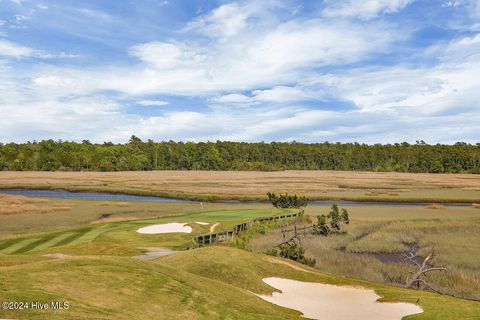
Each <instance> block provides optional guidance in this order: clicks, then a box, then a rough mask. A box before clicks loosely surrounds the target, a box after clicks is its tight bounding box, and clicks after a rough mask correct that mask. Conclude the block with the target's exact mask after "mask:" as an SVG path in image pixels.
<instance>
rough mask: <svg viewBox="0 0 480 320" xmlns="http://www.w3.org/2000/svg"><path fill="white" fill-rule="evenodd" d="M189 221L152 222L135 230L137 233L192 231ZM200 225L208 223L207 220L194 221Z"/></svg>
mask: <svg viewBox="0 0 480 320" xmlns="http://www.w3.org/2000/svg"><path fill="white" fill-rule="evenodd" d="M189 223H190V222H187V223H177V222H172V223H163V224H154V225H151V226H148V227H143V228H140V229H138V230H137V232H138V233H143V234H158V233H174V232H181V233H192V227H190V226H188V224H189ZM194 223H197V224H200V225H208V224H209V223H207V222H194Z"/></svg>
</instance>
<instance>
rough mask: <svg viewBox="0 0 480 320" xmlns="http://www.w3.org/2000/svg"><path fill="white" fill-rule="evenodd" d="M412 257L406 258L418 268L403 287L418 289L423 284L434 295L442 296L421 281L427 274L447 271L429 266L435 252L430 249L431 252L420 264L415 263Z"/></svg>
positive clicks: (424, 281) (423, 280) (425, 282)
mask: <svg viewBox="0 0 480 320" xmlns="http://www.w3.org/2000/svg"><path fill="white" fill-rule="evenodd" d="M414 257H415V256H414V255H412V254H410V255H408V256H407V258H408V259H409V260H410V261H412V262H413V263H414V264H415V265H416V266H417V267H418V270H417V271H416V272H413V273H412V278H411V279H410V280H409V281H408V282H407V284H406V285H405V287H406V288H416V289H419V288H420V285H421V284H423V285H424V286H425V287H427V288H428V289H430V290H432V291H434V292H436V293H440V294H442V293H441V292H440V291H438V290H437V289H434V288H432V286H431V285H430V284H429V283H428V282H427V281H426V280H425V279H422V277H426V275H427V273H428V272H432V271H446V270H447V268H445V267H432V266H431V265H430V264H429V263H430V262H431V261H432V259H433V258H434V257H435V250H434V249H433V248H432V252H431V253H430V254H429V255H428V256H427V257H426V258H425V259H424V260H423V262H422V264H419V263H418V262H417V261H415V259H414Z"/></svg>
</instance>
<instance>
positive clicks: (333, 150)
mask: <svg viewBox="0 0 480 320" xmlns="http://www.w3.org/2000/svg"><path fill="white" fill-rule="evenodd" d="M167 169H168V170H265V171H268V170H287V169H292V170H293V169H295V170H362V171H395V172H430V173H445V172H448V173H457V172H458V173H462V172H465V173H480V143H477V144H469V143H464V142H458V143H455V144H453V145H445V144H436V145H429V144H427V143H425V142H423V141H418V142H417V143H415V144H409V143H406V142H404V143H395V144H383V145H382V144H374V145H368V144H360V143H329V142H324V143H300V142H271V143H264V142H257V143H246V142H226V141H217V142H198V143H193V142H174V141H168V142H154V141H152V140H148V141H142V140H141V139H139V138H137V137H135V136H132V137H131V139H130V140H129V142H128V143H126V144H114V143H111V142H105V143H102V144H95V143H91V142H90V141H88V140H84V141H82V142H69V141H61V140H59V141H54V140H43V141H40V142H27V143H21V144H17V143H6V144H3V143H0V170H23V171H31V170H41V171H54V170H65V171H137V170H167Z"/></svg>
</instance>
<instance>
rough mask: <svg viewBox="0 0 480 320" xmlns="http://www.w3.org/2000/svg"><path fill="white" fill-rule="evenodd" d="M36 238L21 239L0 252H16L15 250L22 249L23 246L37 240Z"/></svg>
mask: <svg viewBox="0 0 480 320" xmlns="http://www.w3.org/2000/svg"><path fill="white" fill-rule="evenodd" d="M38 240H39V239H38V238H33V239H23V240H22V241H19V242H16V243H15V244H13V245H11V246H9V247H7V248H5V249H3V250H1V251H0V253H4V254H11V253H14V252H16V251H17V250H20V249H22V248H23V247H26V246H28V245H29V244H30V243H32V242H35V241H38Z"/></svg>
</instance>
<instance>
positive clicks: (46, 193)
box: [0, 189, 471, 207]
mask: <svg viewBox="0 0 480 320" xmlns="http://www.w3.org/2000/svg"><path fill="white" fill-rule="evenodd" d="M0 194H13V195H21V196H26V197H34V198H53V199H79V200H102V201H105V200H107V201H108V200H112V201H133V202H170V203H172V202H173V203H196V202H198V201H192V200H182V199H174V198H165V197H155V196H139V195H130V194H117V193H115V194H113V193H99V192H98V193H97V192H72V191H63V190H36V189H0ZM219 202H220V203H228V204H261V203H265V202H261V201H219ZM333 203H337V204H339V205H341V206H344V207H359V206H362V207H365V206H366V207H368V206H371V207H424V206H426V205H429V203H408V202H401V203H397V202H354V201H310V202H309V203H308V205H309V206H321V207H330V206H331V205H332V204H333ZM443 205H444V206H446V207H449V206H452V207H458V206H462V207H468V206H471V204H470V203H445V204H443Z"/></svg>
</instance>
